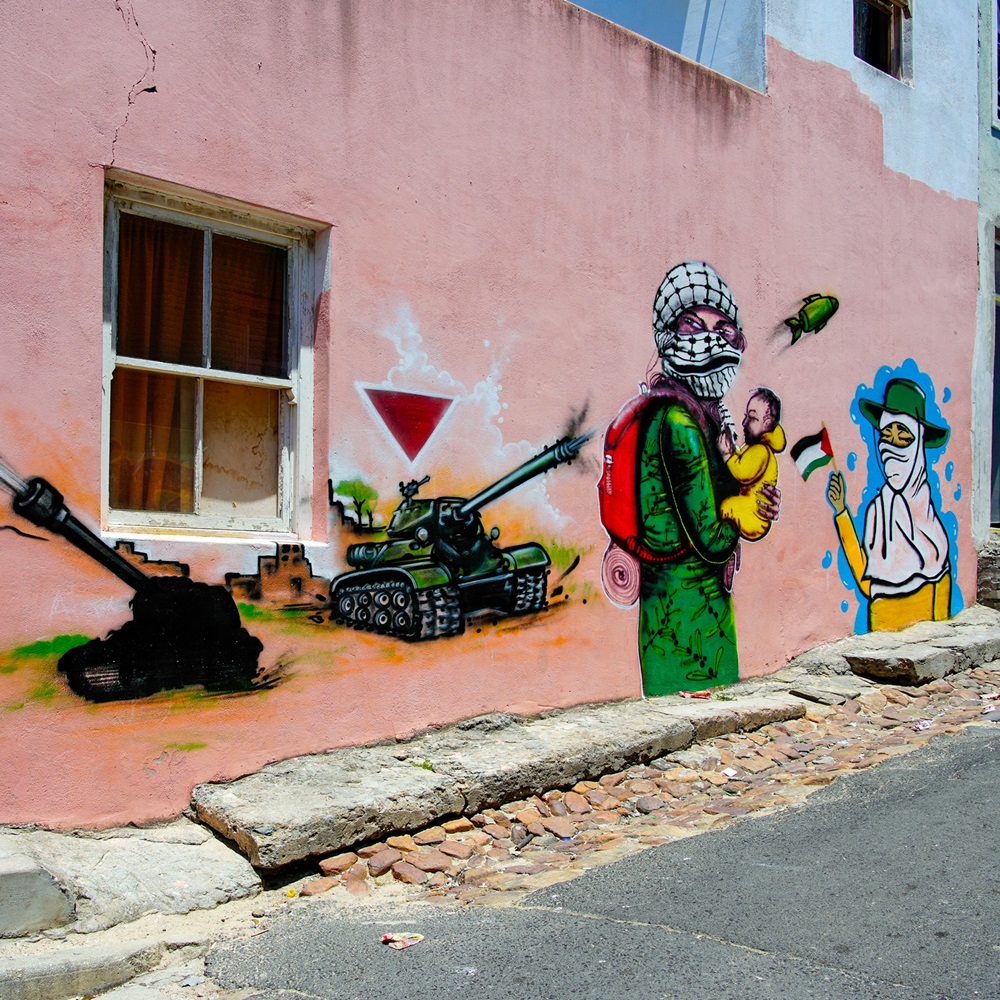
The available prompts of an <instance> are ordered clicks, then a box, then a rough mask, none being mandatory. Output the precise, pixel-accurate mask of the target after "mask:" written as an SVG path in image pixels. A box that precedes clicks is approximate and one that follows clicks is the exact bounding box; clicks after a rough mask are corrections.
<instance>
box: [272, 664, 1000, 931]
mask: <svg viewBox="0 0 1000 1000" xmlns="http://www.w3.org/2000/svg"><path fill="white" fill-rule="evenodd" d="M861 685H863V686H864V690H863V692H862V693H861V694H860V695H859V696H858V697H856V698H854V699H851V700H847V701H845V702H843V703H842V704H838V705H822V704H815V705H813V706H812V707H811V708H810V709H809V711H808V712H807V713H806V715H805V716H804V717H803V718H801V719H796V720H793V721H789V722H781V723H773V724H771V725H768V726H765V727H764V728H762V729H760V730H757V731H755V732H747V733H734V734H731V735H727V736H720V737H717V738H715V739H711V740H708V741H707V742H703V743H699V744H696V745H694V746H692V747H691V748H689V749H688V750H684V751H680V752H677V753H673V754H670V755H669V756H667V757H663V758H660V759H659V760H656V761H653V762H652V764H651V765H649V766H640V767H634V768H631V769H629V770H628V771H623V772H619V773H615V774H607V775H604V776H602V777H601V778H600V780H599V781H582V782H580V783H579V784H577V785H575V786H574V787H573V788H572V789H571V790H569V791H560V790H553V791H548V792H546V793H544V794H542V795H537V796H532V797H531V798H529V799H524V800H521V801H517V802H509V803H506V804H505V805H503V806H502V807H501V808H499V809H487V810H485V811H484V812H482V813H477V814H476V815H473V816H469V817H461V818H458V819H454V820H451V821H448V822H444V823H441V824H440V825H436V826H432V827H429V828H427V829H425V830H422V831H419V832H417V833H414V834H407V835H401V836H395V837H388V838H387V839H386V840H385V841H380V842H378V843H373V844H367V845H365V846H363V847H360V848H357V849H356V850H355V851H352V852H347V853H342V854H337V855H334V856H332V857H329V858H325V859H323V860H322V861H321V862H320V865H319V867H320V877H318V878H314V879H311V880H310V881H307V882H306V883H305V884H302V885H300V887H299V888H298V889H297V890H295V889H291V890H289V891H288V895H290V896H294V895H296V894H299V895H302V896H311V895H317V894H320V893H326V892H330V893H332V894H333V895H334V896H338V895H339V896H341V897H342V899H343V900H344V901H345V902H346V901H347V899H348V894H349V895H350V896H355V897H362V896H364V897H373V900H372V901H374V900H375V899H377V897H378V894H379V893H380V892H385V891H387V890H388V889H389V887H390V886H393V887H395V891H394V892H393V895H397V893H398V890H399V889H401V888H404V887H405V889H406V890H407V895H408V896H409V897H410V898H413V899H420V900H425V901H430V902H445V903H448V902H450V903H460V904H471V905H483V904H494V903H501V902H503V903H506V902H513V901H514V900H515V899H516V898H518V897H519V896H520V895H521V894H522V893H523V892H528V891H533V890H536V889H539V888H542V887H545V886H548V885H552V884H554V883H556V882H561V881H565V880H567V879H570V878H573V877H575V876H576V875H579V874H580V873H581V872H583V871H586V870H588V869H590V868H594V867H596V866H598V865H604V864H609V863H611V862H613V861H616V860H618V859H620V858H622V857H624V856H626V855H628V854H631V853H634V852H635V851H640V850H644V849H646V848H648V847H653V846H656V845H659V844H664V843H667V842H669V841H671V840H677V839H680V838H683V837H690V836H693V835H696V834H699V833H702V832H704V831H707V830H711V829H717V828H719V827H721V826H724V825H726V824H729V823H732V822H734V821H736V820H737V819H739V818H741V817H744V816H749V815H752V814H754V813H765V812H772V811H774V810H777V809H782V808H784V807H787V806H790V805H794V804H796V803H799V802H802V801H803V800H804V799H805V798H806V797H807V796H809V795H810V794H811V793H812V792H813V791H815V790H816V789H817V788H819V787H821V786H823V785H827V784H829V783H830V782H832V781H834V780H835V779H836V778H838V777H840V776H842V775H844V774H846V773H849V772H851V771H856V770H859V769H861V768H867V767H872V766H873V765H877V764H878V763H880V762H881V761H884V760H888V759H889V758H891V757H893V756H896V755H898V754H906V753H909V752H910V751H912V750H914V749H916V748H917V747H920V746H923V745H924V744H926V743H927V742H928V741H929V740H931V739H934V738H935V737H938V736H942V735H946V734H949V733H956V732H958V731H959V730H960V729H961V728H963V727H964V726H966V725H968V724H969V723H973V722H979V721H986V722H993V723H995V722H997V721H1000V701H998V700H997V698H998V693H1000V661H997V662H995V663H993V664H990V665H989V666H986V667H980V668H977V669H974V670H971V671H969V672H967V673H964V674H958V675H953V676H952V677H951V678H949V679H948V680H939V681H934V682H932V683H930V684H927V685H925V686H923V687H920V688H904V687H896V686H884V687H879V686H877V685H874V684H864V682H861ZM859 686H860V685H859ZM723 697H724V695H723ZM397 898H398V895H397ZM255 915H256V916H261V917H262V916H264V915H265V914H264V912H263V911H259V912H258V913H256V914H255Z"/></svg>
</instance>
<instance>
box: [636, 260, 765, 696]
mask: <svg viewBox="0 0 1000 1000" xmlns="http://www.w3.org/2000/svg"><path fill="white" fill-rule="evenodd" d="M653 335H654V339H655V342H656V347H657V351H658V353H659V356H660V362H661V366H662V368H663V374H662V375H657V376H655V377H654V379H653V380H651V383H650V389H652V390H653V391H654V392H655V393H656V394H657V395H658V396H661V397H662V404H661V405H658V406H656V407H652V408H651V416H650V417H649V419H648V423H647V425H646V427H645V428H644V429H643V431H642V433H641V434H640V441H641V444H640V455H639V497H638V499H639V508H640V522H641V525H642V537H641V541H642V542H643V544H644V545H645V546H646V547H647V549H648V550H649V551H651V552H652V553H654V555H655V557H656V558H655V561H654V560H649V559H647V560H643V561H642V564H641V590H640V602H639V659H640V663H641V665H642V679H643V691H644V693H645V694H646V695H660V694H670V693H673V692H676V691H680V690H697V689H702V688H707V687H713V686H716V685H719V684H731V683H733V682H734V681H736V680H738V678H739V662H738V655H737V649H736V623H735V619H734V616H733V604H732V598H731V596H730V590H731V587H732V580H733V573H734V572H735V568H736V560H737V556H738V552H737V546H738V544H739V530H738V528H737V526H736V524H735V523H734V522H733V521H731V520H726V519H724V518H722V517H721V516H720V513H719V504H720V502H721V501H722V500H723V499H724V498H725V497H730V496H734V495H736V494H738V493H739V484H738V483H737V482H736V480H735V479H733V477H732V476H731V475H730V473H729V471H728V470H727V468H726V464H725V461H724V458H723V456H722V454H721V452H720V448H719V441H720V438H721V437H722V436H723V435H729V436H730V437H732V436H734V435H735V425H734V423H733V419H732V416H731V415H730V414H729V411H728V410H727V408H726V406H725V404H724V403H723V396H724V395H725V393H726V392H727V391H728V389H729V388H730V386H731V385H732V383H733V379H734V378H735V376H736V369H737V368H738V366H739V363H740V359H741V358H742V355H743V351H744V349H745V347H746V339H745V337H744V336H743V331H742V328H741V326H740V318H739V310H738V309H737V306H736V303H735V301H734V300H733V296H732V293H731V292H730V290H729V287H728V286H727V285H726V283H725V281H723V280H722V277H721V276H720V275H719V274H718V272H717V271H716V270H715V269H714V268H713V267H711V266H710V265H709V264H706V263H704V262H701V261H687V262H685V263H683V264H678V265H677V266H676V267H674V268H672V269H671V270H670V271H668V272H667V275H666V277H665V278H664V279H663V283H662V284H661V285H660V288H659V290H658V292H657V294H656V298H655V301H654V304H653ZM768 498H769V500H770V503H767V504H765V506H764V507H762V508H761V513H762V514H763V516H764V517H766V518H768V519H769V520H774V519H776V518H777V516H778V505H779V502H780V493H779V492H778V491H777V489H776V488H773V489H771V490H770V492H769V494H768Z"/></svg>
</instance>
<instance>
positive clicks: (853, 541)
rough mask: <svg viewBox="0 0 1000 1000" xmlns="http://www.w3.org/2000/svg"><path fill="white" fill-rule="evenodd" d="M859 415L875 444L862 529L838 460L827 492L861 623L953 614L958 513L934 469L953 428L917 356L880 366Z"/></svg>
mask: <svg viewBox="0 0 1000 1000" xmlns="http://www.w3.org/2000/svg"><path fill="white" fill-rule="evenodd" d="M945 398H946V399H947V390H946V397H945ZM852 417H853V419H854V420H855V422H856V423H858V425H859V426H860V427H862V429H863V431H864V436H865V439H866V442H867V444H868V449H869V460H868V484H867V486H866V488H865V491H864V494H863V496H862V501H861V504H860V506H859V514H860V510H861V509H864V517H863V522H861V530H860V531H859V530H858V525H857V524H856V522H855V518H854V516H853V515H852V514H851V511H850V508H849V507H848V497H847V483H846V480H845V478H844V475H843V473H842V472H841V471H840V470H839V469H837V468H836V467H834V471H833V472H832V473H831V475H830V480H829V484H828V487H827V500H828V501H829V503H830V506H831V507H832V508H833V513H834V524H835V526H836V529H837V536H838V538H839V540H840V556H841V565H842V566H846V568H847V570H848V573H842V576H844V577H845V583H848V581H849V585H852V586H853V587H854V589H855V590H856V592H857V594H858V595H859V598H860V599H861V601H862V608H863V609H864V610H865V618H864V620H863V621H861V620H860V616H859V629H858V630H859V631H863V630H864V628H867V629H868V630H870V631H886V630H896V629H901V628H905V627H906V626H907V625H912V624H914V623H916V622H919V621H930V620H935V621H936V620H941V619H945V618H949V617H951V616H952V615H953V614H955V613H956V612H957V611H958V610H960V609H961V606H962V598H961V595H960V593H959V592H958V590H957V587H956V586H955V585H954V583H953V580H954V576H955V570H956V566H955V563H956V559H957V546H956V539H957V534H958V522H957V519H956V518H955V516H954V514H950V513H942V507H941V490H940V483H939V481H938V478H937V475H936V473H935V472H934V469H933V466H934V464H935V463H936V462H937V460H938V459H939V458H940V457H941V455H942V454H943V451H944V448H945V446H946V445H947V443H948V437H949V433H950V429H949V427H948V425H947V423H946V422H945V420H944V418H943V416H942V415H941V413H940V411H939V410H938V408H937V406H936V405H935V404H934V389H933V385H932V383H931V381H930V379H929V378H927V376H925V375H924V374H923V373H922V372H920V371H919V369H918V368H917V366H916V364H915V362H913V361H912V360H908V361H907V362H905V363H904V365H903V366H902V367H901V368H899V369H895V370H893V369H889V368H883V369H882V370H881V371H880V372H879V373H878V376H877V377H876V380H875V385H874V387H873V388H872V389H868V387H867V386H864V385H862V386H860V387H859V389H858V392H857V394H856V396H855V400H854V405H853V407H852ZM830 452H831V454H832V449H830ZM959 495H960V493H958V492H957V493H956V499H958V496H959Z"/></svg>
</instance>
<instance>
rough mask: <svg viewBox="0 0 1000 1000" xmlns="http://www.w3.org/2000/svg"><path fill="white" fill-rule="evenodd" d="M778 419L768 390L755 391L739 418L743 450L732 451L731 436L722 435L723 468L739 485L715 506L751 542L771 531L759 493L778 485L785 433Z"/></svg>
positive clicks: (777, 405)
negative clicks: (735, 490)
mask: <svg viewBox="0 0 1000 1000" xmlns="http://www.w3.org/2000/svg"><path fill="white" fill-rule="evenodd" d="M780 419H781V400H779V399H778V397H777V396H776V395H775V394H774V393H773V392H772V391H771V390H770V389H765V388H763V387H762V388H759V389H757V390H756V391H755V392H754V393H753V395H752V396H751V397H750V399H749V400H748V401H747V409H746V414H745V415H744V417H743V442H744V444H743V447H742V448H736V445H735V442H734V441H733V439H732V435H731V434H729V433H728V431H724V432H723V434H722V435H721V437H720V440H719V448H720V450H721V451H722V454H723V455H724V456H725V458H726V467H727V468H728V469H729V472H730V473H731V474H732V476H733V478H734V479H735V480H736V481H737V482H738V483H739V484H740V492H739V493H738V494H737V495H736V496H733V497H726V498H725V499H724V500H722V501H721V503H720V504H719V513H720V514H721V515H722V517H727V518H729V520H731V521H735V522H736V526H737V527H738V528H739V530H740V537H741V538H745V539H747V541H751V542H755V541H757V540H758V539H759V538H763V537H764V536H765V535H766V534H767V531H768V529H769V528H770V527H771V520H770V519H769V518H766V517H763V516H762V515H761V507H762V505H763V506H764V507H767V506H768V503H769V501H768V499H767V497H766V496H765V495H764V493H763V492H762V491H763V489H764V487H765V486H775V485H776V484H777V482H778V458H777V455H778V453H779V452H782V451H784V450H785V432H784V430H783V429H782V427H781V424H780V423H779V422H778V421H779V420H780Z"/></svg>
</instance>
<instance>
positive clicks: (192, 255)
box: [118, 212, 204, 365]
mask: <svg viewBox="0 0 1000 1000" xmlns="http://www.w3.org/2000/svg"><path fill="white" fill-rule="evenodd" d="M203 247H204V234H203V233H202V231H201V230H200V229H191V228H189V227H187V226H175V225H173V224H172V223H169V222H160V221H159V220H158V219H146V218H143V217H141V216H138V215H129V214H127V213H126V212H122V213H121V216H120V222H119V242H118V353H119V354H124V355H127V356H129V357H132V358H149V359H151V360H153V361H168V362H172V363H174V364H182V365H200V364H201V363H202V343H201V341H202V336H201V303H202V260H203V253H204V251H203Z"/></svg>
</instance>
